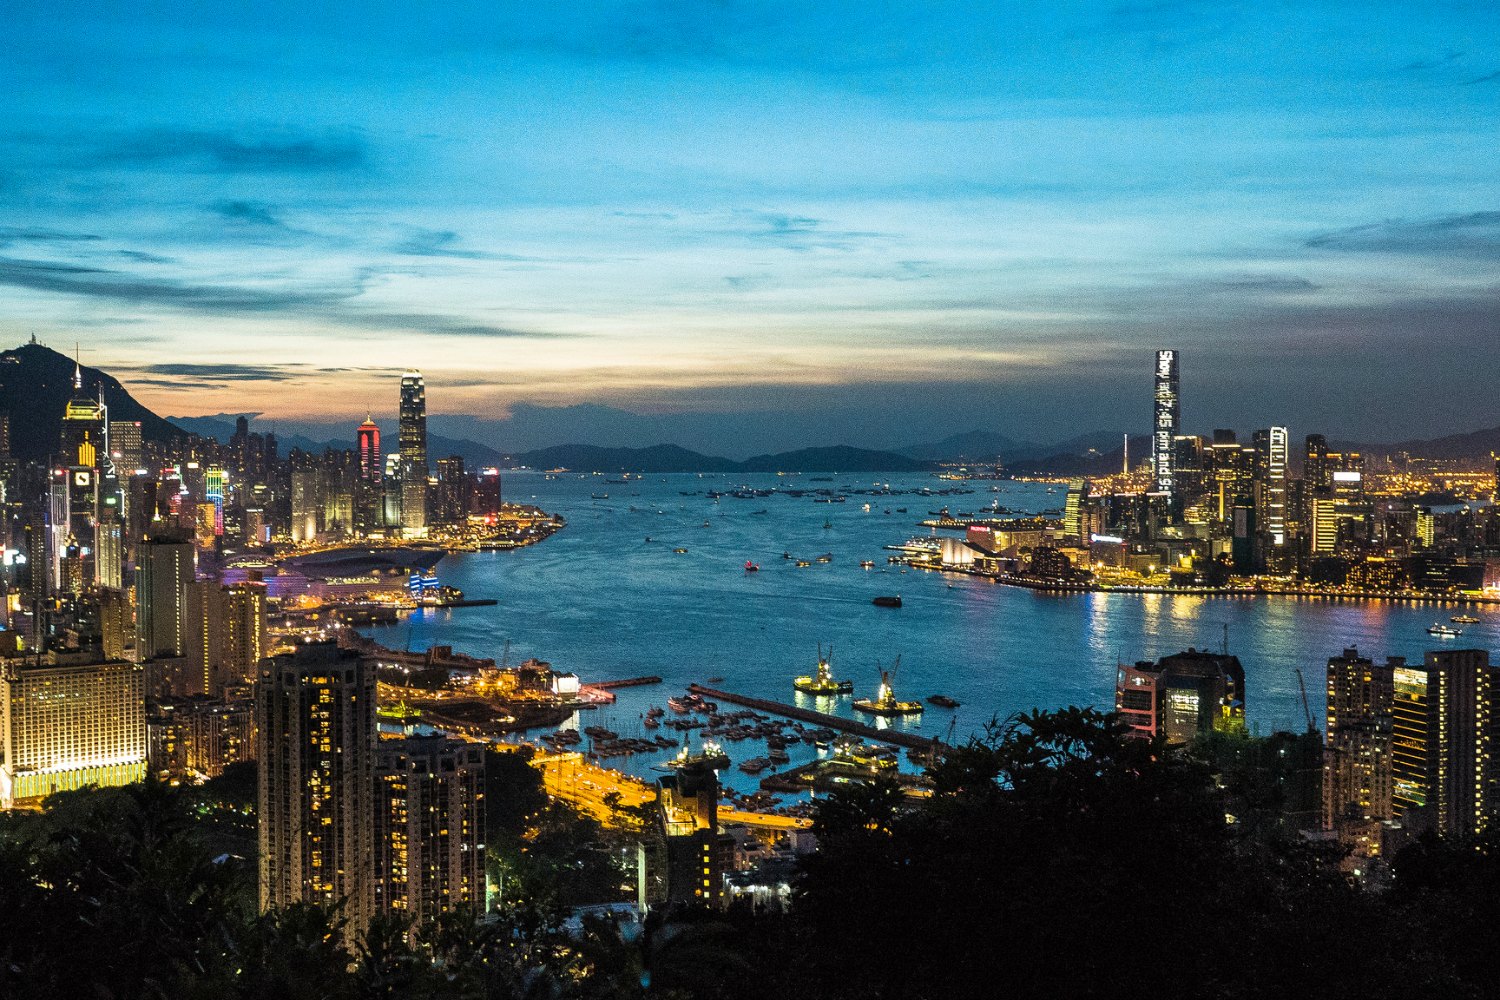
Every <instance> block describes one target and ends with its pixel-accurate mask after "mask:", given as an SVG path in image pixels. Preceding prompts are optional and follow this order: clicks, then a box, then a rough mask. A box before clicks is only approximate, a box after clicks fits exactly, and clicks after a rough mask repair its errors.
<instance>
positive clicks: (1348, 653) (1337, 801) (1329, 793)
mask: <svg viewBox="0 0 1500 1000" xmlns="http://www.w3.org/2000/svg"><path fill="white" fill-rule="evenodd" d="M1405 666H1406V663H1405V661H1404V660H1402V659H1401V658H1400V657H1393V658H1391V659H1390V660H1388V661H1387V662H1386V663H1383V664H1377V663H1375V662H1373V661H1372V660H1370V659H1369V658H1368V657H1364V656H1360V655H1359V650H1358V649H1353V648H1351V649H1346V650H1344V653H1343V655H1342V656H1335V657H1330V658H1329V660H1328V714H1327V728H1326V730H1325V732H1326V734H1327V735H1326V740H1327V746H1326V752H1325V754H1324V764H1323V801H1324V809H1323V816H1324V827H1325V828H1326V829H1329V830H1335V831H1337V832H1338V833H1339V835H1340V838H1341V839H1343V840H1345V841H1346V842H1351V843H1357V842H1359V841H1361V840H1363V841H1364V842H1365V843H1366V844H1369V845H1373V846H1376V847H1378V841H1376V840H1375V839H1374V838H1373V835H1372V832H1371V825H1372V824H1376V823H1379V822H1380V821H1382V820H1387V819H1390V818H1391V718H1392V715H1391V713H1392V707H1393V699H1394V697H1395V688H1394V687H1393V682H1392V678H1393V674H1394V671H1395V670H1396V669H1397V668H1398V667H1399V668H1404V667H1405Z"/></svg>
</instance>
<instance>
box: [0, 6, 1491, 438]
mask: <svg viewBox="0 0 1500 1000" xmlns="http://www.w3.org/2000/svg"><path fill="white" fill-rule="evenodd" d="M1360 10H1361V12H1362V15H1363V16H1362V17H1361V18H1359V19H1350V18H1347V17H1345V16H1344V13H1343V12H1341V11H1339V10H1338V9H1337V8H1329V7H1326V6H1324V5H1306V6H1301V7H1292V8H1278V9H1277V10H1276V11H1275V12H1257V11H1252V10H1249V9H1245V8H1239V7H1234V6H1224V5H1201V4H1191V3H1184V4H1166V5H1152V6H1146V7H1118V6H1113V5H1106V4H1099V5H1079V6H1077V7H1072V8H1069V9H1068V10H1066V11H1057V12H1052V13H1051V14H1049V16H1047V17H1040V16H1037V15H1035V14H1032V13H1030V12H1027V11H1010V12H1006V11H1003V10H1000V11H995V10H987V9H984V10H949V11H941V12H935V11H932V10H930V9H929V8H926V7H917V6H909V7H907V6H902V5H895V6H892V7H890V8H887V9H885V10H883V11H882V12H880V13H881V16H869V15H866V16H859V15H856V14H855V13H854V12H852V11H848V10H841V9H837V8H829V9H822V8H820V9H818V10H815V11H798V10H785V11H779V12H777V11H764V10H760V11H756V10H755V9H751V8H745V7H740V6H737V5H732V4H731V5H721V6H716V7H714V8H711V9H705V10H698V9H696V8H692V7H675V6H670V5H650V4H647V5H640V6H616V5H605V6H602V7H599V8H593V9H590V10H583V11H580V10H568V11H561V10H551V9H542V10H539V11H536V12H529V13H528V15H527V17H526V18H525V19H524V22H523V21H522V19H519V18H513V17H512V15H509V14H507V13H506V12H503V11H491V12H481V11H465V10H454V11H452V12H451V13H450V14H449V15H447V16H438V15H436V14H429V15H428V16H422V15H423V12H422V11H420V10H418V11H415V12H412V11H411V10H410V9H408V8H405V7H403V8H401V9H400V10H399V12H398V11H397V10H396V9H395V8H390V9H385V10H381V9H377V10H376V11H375V12H374V13H373V14H372V16H370V17H369V18H368V19H366V20H363V21H362V22H361V23H360V24H358V25H350V24H345V23H343V21H341V20H339V19H336V18H326V17H323V16H320V15H316V14H312V13H310V12H306V11H301V10H298V9H296V8H290V7H288V8H286V9H283V10H279V11H276V12H275V13H274V16H272V17H270V19H269V21H268V22H267V23H274V24H275V25H276V28H275V29H274V30H273V31H267V30H266V29H264V28H262V27H259V26H258V20H257V23H251V22H250V21H249V20H248V19H247V18H245V17H242V16H241V15H240V14H238V13H232V12H229V13H226V12H219V13H212V14H210V13H201V12H194V13H193V14H192V15H191V16H182V13H181V12H180V11H175V10H173V9H172V8H171V7H170V5H169V6H168V7H165V8H162V9H161V10H160V11H158V12H157V13H155V14H152V13H146V14H140V13H139V12H135V11H132V12H130V13H129V15H128V16H126V15H124V14H115V13H111V12H109V11H105V12H102V13H100V12H98V11H96V10H95V9H94V8H88V9H87V12H84V9H83V8H70V7H68V6H66V5H64V6H62V7H56V6H49V8H48V10H47V12H46V14H45V15H44V16H43V15H40V14H35V15H34V14H30V13H27V12H25V11H22V12H17V15H16V17H15V18H14V27H15V31H14V32H13V33H12V35H11V46H10V48H11V50H12V51H11V53H10V54H11V56H12V58H10V59H8V60H6V61H5V68H4V69H0V79H3V80H4V82H5V84H6V86H7V89H8V91H9V92H10V93H12V94H13V97H14V100H13V104H12V108H11V112H12V113H11V115H10V116H8V127H6V128H4V129H0V176H3V178H4V182H5V183H4V185H3V186H0V208H3V210H4V212H3V217H0V283H3V284H4V285H5V286H6V287H7V289H8V294H7V304H6V307H5V309H4V310H3V312H0V332H4V333H5V334H6V335H8V336H10V337H11V338H12V340H13V341H14V342H20V341H22V340H24V339H25V338H26V337H27V336H29V335H30V334H31V333H32V332H33V331H35V332H36V333H38V334H39V335H40V336H41V338H42V339H44V340H48V341H51V342H55V343H59V344H61V343H67V342H70V341H72V340H74V339H75V338H76V339H83V340H85V341H86V342H87V344H88V353H87V356H86V357H85V359H84V360H85V361H86V362H87V363H89V364H92V365H95V366H98V367H105V368H108V369H110V370H111V371H115V372H117V373H118V374H119V375H120V376H121V377H122V378H124V379H126V381H127V382H128V383H129V384H130V385H131V387H132V389H133V390H135V391H137V392H138V393H139V394H140V397H141V399H142V401H143V402H145V403H146V404H147V405H149V406H151V407H152V408H153V409H155V410H157V412H161V413H164V414H193V413H213V412H219V411H220V410H221V409H222V406H221V405H220V401H221V400H222V399H223V398H224V390H226V389H228V390H232V391H233V392H232V395H233V396H234V398H235V400H236V402H235V406H236V407H238V408H240V409H243V410H247V411H249V410H254V411H260V412H264V413H265V414H267V416H268V417H269V418H271V419H276V420H287V419H291V418H294V417H299V418H304V419H306V418H317V419H324V420H327V421H330V422H332V421H338V422H342V421H344V420H348V419H353V420H354V421H355V422H357V421H358V419H359V418H361V417H362V416H363V415H364V406H365V404H364V402H363V400H364V399H366V398H368V396H369V395H371V387H372V384H373V383H374V382H375V381H376V380H380V379H384V378H385V377H386V376H387V375H389V374H390V373H392V372H397V373H398V372H399V371H401V370H403V369H405V368H406V367H407V366H408V365H410V364H412V363H413V362H414V361H415V362H417V363H420V365H421V367H422V368H423V370H424V373H425V374H426V376H427V380H428V382H429V383H430V384H431V385H432V387H433V389H434V390H435V392H437V393H438V395H439V396H440V397H441V398H442V399H443V400H444V404H443V411H442V412H443V413H444V414H445V415H447V416H449V417H450V418H453V419H455V420H463V419H468V418H478V419H480V420H487V419H497V418H503V417H504V416H505V415H506V414H514V413H515V412H516V411H517V410H518V409H522V408H524V407H533V408H534V407H537V406H541V407H553V406H568V405H574V404H590V405H593V404H600V405H604V406H609V407H618V408H621V409H624V410H627V411H631V412H638V413H644V414H647V415H658V414H664V415H675V416H676V417H678V420H677V423H679V424H680V425H682V426H684V427H686V428H688V429H689V430H690V431H691V430H693V429H695V428H696V429H697V431H698V432H699V433H700V436H702V437H704V438H705V440H711V439H712V438H713V437H715V436H717V437H718V438H719V439H720V440H734V439H735V438H736V436H737V435H736V433H735V431H734V427H735V426H736V418H739V423H746V422H755V421H757V420H758V421H759V422H766V420H768V419H771V418H774V419H775V420H777V421H779V422H780V423H781V424H782V425H783V429H782V433H783V435H784V437H785V439H786V442H785V444H784V445H783V446H784V447H795V446H798V445H802V444H808V443H813V442H814V440H817V441H820V442H826V441H828V440H829V439H830V438H831V439H834V440H849V441H851V442H853V443H862V444H867V445H876V444H880V445H884V446H889V445H892V444H896V443H897V442H898V438H897V435H898V433H899V432H901V431H904V430H906V429H907V428H910V431H911V434H910V437H911V438H912V439H917V440H920V439H923V438H928V439H930V438H935V437H940V436H942V435H941V434H938V433H936V432H937V431H938V430H939V429H941V428H944V427H946V428H948V429H949V430H950V431H952V430H967V429H973V428H983V429H992V430H1000V431H1006V432H1009V433H1013V434H1014V435H1015V436H1017V437H1023V438H1026V437H1030V438H1035V437H1037V436H1038V435H1039V434H1040V433H1041V432H1042V430H1043V429H1050V428H1054V427H1065V428H1066V429H1067V431H1069V432H1072V433H1078V432H1083V431H1090V430H1095V429H1113V428H1122V427H1129V428H1135V427H1139V426H1141V425H1142V423H1143V421H1142V418H1141V416H1140V414H1139V410H1138V408H1136V407H1135V405H1134V404H1133V403H1132V402H1129V400H1130V397H1129V396H1128V394H1127V393H1126V392H1125V389H1126V388H1127V387H1128V386H1129V385H1130V384H1132V383H1133V381H1134V378H1135V375H1134V372H1135V370H1136V367H1135V365H1134V364H1133V359H1134V357H1136V356H1137V354H1138V353H1139V352H1145V351H1148V350H1150V349H1153V348H1154V347H1156V346H1157V345H1159V344H1161V343H1171V344H1175V345H1177V346H1178V347H1179V348H1180V349H1181V350H1183V351H1185V352H1187V353H1188V354H1189V355H1190V356H1191V357H1193V358H1194V359H1195V365H1194V368H1195V370H1194V371H1193V372H1191V373H1187V374H1185V376H1184V378H1185V384H1184V386H1183V392H1184V394H1185V395H1190V396H1193V397H1195V398H1198V399H1200V400H1203V399H1207V398H1209V397H1210V396H1211V397H1212V398H1214V399H1215V405H1216V408H1217V410H1218V412H1215V413H1207V412H1203V411H1195V412H1190V413H1188V414H1186V415H1185V417H1186V419H1187V421H1188V422H1190V423H1193V424H1197V423H1199V422H1200V420H1201V422H1202V424H1203V425H1205V426H1241V427H1248V426H1251V425H1255V424H1258V423H1262V422H1264V421H1265V420H1266V419H1268V418H1267V416H1266V414H1274V420H1275V421H1276V422H1278V423H1284V424H1287V425H1291V426H1294V427H1312V426H1317V427H1319V428H1322V429H1323V430H1325V431H1326V432H1327V433H1329V434H1331V435H1335V436H1339V437H1345V438H1358V439H1363V440H1370V439H1372V438H1373V439H1377V440H1400V439H1402V438H1406V437H1420V436H1428V435H1431V434H1434V433H1437V432H1438V431H1440V430H1446V429H1452V428H1456V427H1464V428H1477V427H1484V426H1494V425H1495V424H1500V404H1495V403H1493V402H1490V401H1489V400H1488V395H1487V393H1485V392H1484V389H1485V388H1486V386H1485V385H1484V381H1483V371H1484V368H1485V365H1484V364H1482V363H1480V364H1476V363H1475V362H1476V361H1481V362H1482V361H1484V360H1488V359H1489V358H1490V357H1491V354H1492V352H1493V350H1494V348H1493V346H1492V341H1493V338H1492V336H1490V333H1491V332H1492V331H1493V329H1494V328H1495V321H1496V313H1495V305H1494V302H1495V296H1494V294H1493V292H1494V287H1495V277H1494V269H1493V261H1494V259H1495V253H1496V249H1497V247H1500V213H1497V212H1496V211H1495V203H1496V190H1495V188H1496V181H1495V179H1494V176H1493V171H1492V170H1491V169H1490V167H1489V158H1490V153H1489V151H1490V149H1491V148H1492V146H1493V143H1494V139H1495V135H1494V133H1495V125H1494V121H1495V120H1496V116H1495V114H1494V111H1495V110H1496V102H1497V96H1500V78H1497V77H1496V75H1495V74H1496V66H1500V50H1497V47H1496V45H1495V43H1494V41H1493V39H1494V38H1495V37H1500V31H1496V30H1495V28H1496V27H1497V26H1500V25H1497V24H1496V23H1495V21H1496V17H1497V15H1496V13H1495V11H1493V10H1491V9H1488V8H1483V7H1479V8H1463V7H1451V8H1444V9H1443V10H1440V11H1433V12H1424V13H1423V14H1422V15H1420V16H1417V15H1415V14H1412V13H1409V12H1403V11H1402V10H1401V9H1400V8H1399V7H1397V6H1395V5H1391V6H1386V7H1378V8H1374V9H1371V8H1369V7H1362V8H1360ZM398 13H399V16H397V15H398ZM413 13H415V14H416V16H410V15H412V14H413ZM262 16H264V15H262V14H259V13H258V14H257V19H259V18H260V17H262ZM460 28H461V29H462V30H461V31H460ZM955 39H962V41H955ZM996 52H999V53H1002V54H1003V56H1004V58H999V59H997V58H994V53H996ZM272 53H274V54H275V56H276V58H275V60H274V64H273V62H272V61H271V59H270V56H271V54H272ZM60 67H61V68H66V70H67V71H68V73H69V75H70V78H71V79H72V80H73V81H74V82H73V83H71V84H70V85H69V86H66V87H61V88H60V87H57V86H53V85H49V84H53V83H55V79H54V77H55V76H56V74H57V72H58V69H59V68H60ZM1210 67H1211V69H1210ZM80 334H82V336H81V338H80ZM163 356H166V357H170V358H171V360H170V361H163V360H162V357H163ZM1414 360H1420V363H1411V362H1413V361H1414ZM1398 362H1403V363H1398ZM1372 397H1373V398H1399V399H1403V400H1406V401H1408V402H1409V403H1410V404H1411V405H1404V406H1395V407H1386V408H1382V409H1381V410H1380V411H1379V412H1378V413H1370V412H1368V408H1366V407H1363V406H1361V403H1362V401H1363V400H1366V399H1368V398H1372ZM522 412H523V414H524V415H526V416H527V417H528V418H529V419H533V420H536V419H544V418H545V419H552V420H553V421H554V422H555V423H561V422H562V421H563V420H569V421H572V422H574V423H578V422H580V421H582V420H585V419H586V418H587V416H588V414H587V413H579V412H575V411H563V412H561V413H558V412H555V411H545V412H543V413H541V414H538V412H537V411H536V410H535V409H531V410H524V409H522ZM1081 413H1086V414H1088V415H1089V419H1088V420H1087V422H1081V421H1080V419H1079V414H1081ZM694 414H698V415H702V416H701V418H695V417H693V416H691V415H694ZM722 414H727V415H729V416H727V417H723V416H719V415H722ZM434 416H436V414H435V415H434ZM901 436H906V435H904V434H903V435H901ZM1060 436H1066V434H1063V435H1060ZM700 446H704V445H701V444H700Z"/></svg>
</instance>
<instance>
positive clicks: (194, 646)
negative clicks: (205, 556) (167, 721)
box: [183, 580, 266, 698]
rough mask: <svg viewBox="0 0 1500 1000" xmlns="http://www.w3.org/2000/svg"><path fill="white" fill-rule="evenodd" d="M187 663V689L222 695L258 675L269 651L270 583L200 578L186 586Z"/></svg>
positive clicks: (216, 695) (217, 695) (216, 696)
mask: <svg viewBox="0 0 1500 1000" xmlns="http://www.w3.org/2000/svg"><path fill="white" fill-rule="evenodd" d="M187 618H188V631H189V632H190V634H191V645H190V648H189V650H188V669H187V676H186V681H187V684H186V690H185V691H184V692H183V693H184V694H204V695H209V696H211V697H214V698H222V697H224V696H225V694H227V693H229V692H231V691H232V690H233V689H235V688H246V689H248V686H249V685H250V684H252V683H254V681H255V677H256V673H257V670H258V668H259V665H260V661H261V658H262V657H263V656H264V655H265V619H266V585H265V584H264V583H262V582H260V581H259V580H246V581H244V582H241V583H232V584H229V585H228V586H223V585H220V584H218V583H216V582H214V581H212V580H200V581H198V582H196V583H193V584H191V585H190V586H189V589H188V611H187Z"/></svg>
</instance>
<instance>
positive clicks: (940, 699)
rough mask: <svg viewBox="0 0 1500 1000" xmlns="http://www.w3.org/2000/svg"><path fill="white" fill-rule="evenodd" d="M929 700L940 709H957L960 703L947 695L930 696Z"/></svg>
mask: <svg viewBox="0 0 1500 1000" xmlns="http://www.w3.org/2000/svg"><path fill="white" fill-rule="evenodd" d="M927 700H928V701H929V702H931V703H932V704H934V705H936V706H938V707H939V708H957V707H958V704H959V703H958V702H957V701H955V700H954V699H952V698H950V697H948V696H947V695H945V694H930V695H928V696H927Z"/></svg>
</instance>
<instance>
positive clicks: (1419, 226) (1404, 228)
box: [1304, 211, 1500, 258]
mask: <svg viewBox="0 0 1500 1000" xmlns="http://www.w3.org/2000/svg"><path fill="white" fill-rule="evenodd" d="M1304 246H1306V247H1307V248H1308V249H1312V250H1348V251H1357V252H1363V253H1398V254H1413V255H1431V256H1460V257H1481V258H1492V257H1500V212H1493V211H1485V212H1468V213H1465V214H1462V215H1445V216H1440V217H1438V218H1434V219H1425V220H1419V221H1411V220H1406V219H1388V220H1386V221H1383V222H1374V223H1370V224H1368V225H1363V226H1354V227H1351V228H1349V229H1339V230H1335V231H1334V232H1331V233H1324V234H1322V235H1319V236H1314V237H1312V238H1311V239H1309V240H1307V241H1306V243H1305V244H1304Z"/></svg>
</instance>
